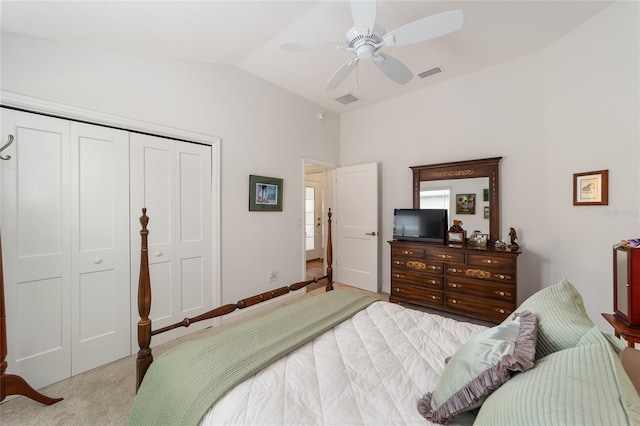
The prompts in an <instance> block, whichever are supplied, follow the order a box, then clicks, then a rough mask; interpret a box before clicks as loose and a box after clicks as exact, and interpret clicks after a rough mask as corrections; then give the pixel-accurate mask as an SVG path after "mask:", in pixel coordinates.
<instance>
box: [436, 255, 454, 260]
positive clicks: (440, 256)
mask: <svg viewBox="0 0 640 426" xmlns="http://www.w3.org/2000/svg"><path fill="white" fill-rule="evenodd" d="M437 257H439V258H440V259H451V256H450V255H448V254H439V255H438V256H437Z"/></svg>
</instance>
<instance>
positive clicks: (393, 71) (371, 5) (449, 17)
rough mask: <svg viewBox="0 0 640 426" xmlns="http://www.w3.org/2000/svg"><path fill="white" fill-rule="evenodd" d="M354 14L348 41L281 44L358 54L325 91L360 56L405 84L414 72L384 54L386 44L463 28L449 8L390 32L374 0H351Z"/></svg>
mask: <svg viewBox="0 0 640 426" xmlns="http://www.w3.org/2000/svg"><path fill="white" fill-rule="evenodd" d="M351 16H352V17H353V22H354V27H353V28H351V29H350V30H349V31H347V34H346V36H345V39H346V42H345V43H333V42H308V43H282V44H280V49H282V50H289V51H310V50H315V51H319V50H348V51H349V52H352V53H353V54H354V55H355V57H354V58H351V59H349V60H348V61H347V62H345V63H344V64H343V65H342V66H341V67H340V68H339V69H338V70H337V71H336V72H335V73H334V74H333V76H332V77H331V78H330V79H329V81H328V82H327V83H326V84H325V86H324V90H326V91H329V90H333V89H335V88H336V87H338V86H339V85H340V83H342V82H343V81H344V80H345V79H346V78H347V76H348V75H349V74H350V73H351V71H353V70H354V69H355V68H356V66H357V65H358V62H359V61H360V60H361V59H372V60H373V64H374V65H375V66H376V68H378V69H379V70H380V71H381V72H382V73H383V74H384V75H386V76H387V77H388V78H390V79H391V80H393V81H395V82H396V83H398V84H406V83H408V82H409V80H411V79H412V78H413V73H412V72H411V70H409V68H407V66H406V65H404V64H403V63H402V62H400V61H398V60H397V59H396V58H394V57H393V56H389V55H387V54H385V53H381V52H380V49H382V48H383V47H387V46H389V47H390V46H403V45H406V44H411V43H418V42H421V41H426V40H430V39H433V38H436V37H440V36H443V35H445V34H449V33H451V32H453V31H457V30H459V29H460V28H462V23H463V20H464V17H463V14H462V10H459V9H457V10H450V11H448V12H444V13H439V14H437V15H432V16H427V17H425V18H422V19H418V20H417V21H413V22H410V23H408V24H406V25H403V26H401V27H399V28H397V29H395V30H393V31H391V32H389V33H387V32H386V31H385V29H384V28H383V27H382V26H381V25H379V24H378V23H376V1H375V0H352V1H351Z"/></svg>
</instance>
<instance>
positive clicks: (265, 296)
mask: <svg viewBox="0 0 640 426" xmlns="http://www.w3.org/2000/svg"><path fill="white" fill-rule="evenodd" d="M328 216H329V219H328V221H327V224H328V226H327V251H326V259H327V271H326V272H327V273H326V274H325V275H323V276H321V277H318V278H314V279H311V280H306V281H299V282H297V283H293V284H291V285H289V286H287V287H279V288H276V289H273V290H271V291H267V292H265V293H261V294H257V295H255V296H251V297H247V298H246V299H242V300H240V301H238V302H237V303H235V304H233V303H230V304H227V305H222V306H219V307H217V308H215V309H212V310H210V311H208V312H205V313H204V314H201V315H198V316H195V317H193V318H185V319H183V320H182V321H180V322H177V323H175V324H172V325H169V326H166V327H163V328H160V329H157V330H153V331H152V330H151V319H150V318H149V313H150V312H151V278H150V276H149V248H148V247H149V246H148V236H149V231H148V230H147V225H148V224H149V217H147V209H146V208H143V209H142V216H141V217H140V225H141V226H142V229H141V230H140V237H141V248H140V277H139V281H138V313H139V314H140V321H138V346H139V348H140V349H139V351H138V357H137V360H136V392H137V391H138V389H139V388H140V384H141V383H142V379H143V378H144V375H145V373H146V372H147V370H148V369H149V366H150V365H151V363H152V362H153V354H152V353H151V347H150V345H151V336H155V335H156V334H160V333H164V332H165V331H169V330H173V329H176V328H179V327H189V326H190V325H191V324H193V323H196V322H198V321H204V320H208V319H212V318H217V317H220V316H223V315H227V314H230V313H231V312H233V311H235V310H237V309H244V308H248V307H249V306H253V305H257V304H259V303H262V302H265V301H267V300H271V299H274V298H276V297H279V296H283V295H285V294H287V293H289V292H291V291H296V290H300V289H302V288H304V287H306V286H308V285H310V284H314V283H317V282H319V281H322V280H327V285H326V286H325V290H326V291H331V290H333V268H332V267H331V264H332V262H333V247H332V243H331V216H332V213H331V209H329V213H328Z"/></svg>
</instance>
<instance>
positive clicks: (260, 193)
mask: <svg viewBox="0 0 640 426" xmlns="http://www.w3.org/2000/svg"><path fill="white" fill-rule="evenodd" d="M282 182H283V181H282V179H278V178H271V177H266V176H256V175H249V211H277V212H281V211H282Z"/></svg>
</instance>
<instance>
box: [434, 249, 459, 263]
mask: <svg viewBox="0 0 640 426" xmlns="http://www.w3.org/2000/svg"><path fill="white" fill-rule="evenodd" d="M426 258H427V259H434V260H441V261H443V262H458V263H463V262H464V253H463V252H460V251H454V250H447V249H445V248H429V249H428V250H427V252H426Z"/></svg>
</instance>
